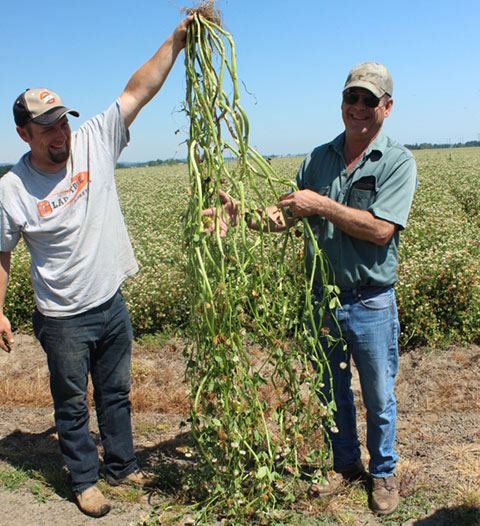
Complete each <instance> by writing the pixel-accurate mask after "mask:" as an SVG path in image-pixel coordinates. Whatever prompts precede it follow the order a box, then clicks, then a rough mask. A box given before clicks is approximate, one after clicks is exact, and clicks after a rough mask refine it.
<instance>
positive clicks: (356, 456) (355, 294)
mask: <svg viewBox="0 0 480 526" xmlns="http://www.w3.org/2000/svg"><path fill="white" fill-rule="evenodd" d="M340 302H341V304H342V307H337V308H335V309H333V310H332V311H331V314H332V315H333V316H334V317H335V318H336V320H337V322H338V325H339V326H340V329H341V334H342V337H343V339H344V340H345V342H346V344H347V351H346V353H345V351H344V349H343V346H342V345H340V344H337V345H334V346H331V347H328V344H327V343H326V340H325V339H324V338H320V344H321V345H322V348H323V349H324V350H325V352H326V354H327V356H328V360H329V364H330V367H331V370H332V377H333V392H334V397H335V403H336V407H337V410H336V414H335V423H336V427H337V428H338V433H332V432H331V431H329V437H330V439H331V441H332V448H333V456H334V465H335V468H343V467H346V466H349V465H352V464H355V463H356V462H357V461H358V460H360V442H359V440H358V436H357V425H356V411H355V405H354V402H353V393H352V389H351V379H352V373H351V368H350V358H351V357H352V358H353V360H354V362H355V365H356V367H357V370H358V374H359V378H360V384H361V389H362V396H363V402H364V405H365V407H366V410H367V449H368V452H369V454H370V462H369V471H370V473H371V475H372V476H374V477H387V476H390V475H393V473H394V471H395V464H396V462H397V460H398V455H397V453H396V452H395V450H394V448H393V447H394V441H395V426H396V400H395V396H394V394H393V384H394V381H395V376H396V374H397V370H398V345H397V338H398V332H399V322H398V314H397V307H396V303H395V293H394V290H393V287H392V286H389V287H360V288H358V289H352V290H349V291H345V292H342V293H341V294H340ZM316 322H317V323H318V313H317V320H316ZM323 326H324V327H328V329H330V333H329V334H330V335H332V336H338V328H337V325H336V324H335V322H334V320H333V319H332V317H331V316H329V315H327V316H325V319H324V320H323ZM342 362H345V363H346V364H347V367H346V368H345V369H342V368H341V367H340V364H341V363H342ZM323 384H325V386H326V387H325V388H324V391H323V395H324V396H326V397H327V400H329V399H330V398H331V394H330V392H329V391H328V386H329V378H327V377H325V379H324V380H323Z"/></svg>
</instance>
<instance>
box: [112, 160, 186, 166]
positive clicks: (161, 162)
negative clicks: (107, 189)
mask: <svg viewBox="0 0 480 526" xmlns="http://www.w3.org/2000/svg"><path fill="white" fill-rule="evenodd" d="M184 162H185V160H179V159H165V160H163V159H157V160H156V161H147V162H145V163H117V166H116V167H117V168H135V167H138V166H161V165H164V164H166V165H167V166H174V165H176V164H183V163H184Z"/></svg>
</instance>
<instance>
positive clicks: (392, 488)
mask: <svg viewBox="0 0 480 526" xmlns="http://www.w3.org/2000/svg"><path fill="white" fill-rule="evenodd" d="M371 500H372V510H373V511H374V512H375V513H378V515H390V513H393V512H394V511H395V510H396V509H397V506H398V490H397V485H396V483H395V475H391V476H390V477H372V497H371Z"/></svg>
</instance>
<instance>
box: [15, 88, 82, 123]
mask: <svg viewBox="0 0 480 526" xmlns="http://www.w3.org/2000/svg"><path fill="white" fill-rule="evenodd" d="M67 113H70V114H71V115H73V116H75V117H80V113H78V111H77V110H71V109H70V108H66V107H65V106H64V105H63V102H62V99H61V98H60V96H59V95H58V94H57V93H55V92H54V91H52V90H49V89H47V88H35V89H27V90H26V91H24V92H23V93H22V94H21V95H19V96H18V97H17V100H16V101H15V103H14V105H13V116H14V118H15V123H16V125H17V126H22V127H23V126H25V124H27V123H29V122H34V123H35V124H40V125H41V126H50V124H53V123H54V122H56V121H58V119H61V118H62V117H63V116H64V115H66V114H67Z"/></svg>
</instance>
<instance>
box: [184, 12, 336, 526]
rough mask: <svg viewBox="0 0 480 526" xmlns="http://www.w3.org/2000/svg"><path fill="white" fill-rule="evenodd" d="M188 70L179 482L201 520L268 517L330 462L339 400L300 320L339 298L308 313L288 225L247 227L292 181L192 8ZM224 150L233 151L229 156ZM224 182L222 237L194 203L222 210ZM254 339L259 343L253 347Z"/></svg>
mask: <svg viewBox="0 0 480 526" xmlns="http://www.w3.org/2000/svg"><path fill="white" fill-rule="evenodd" d="M186 69H187V108H186V111H187V114H188V115H189V117H190V136H189V139H188V141H187V144H188V151H189V158H188V165H189V175H190V188H191V191H190V194H189V195H190V199H189V206H188V210H187V216H186V221H185V239H186V249H187V250H186V253H187V258H188V259H187V267H186V275H187V278H188V284H189V286H188V289H189V291H190V297H191V325H190V327H191V332H190V335H191V339H192V341H193V344H192V346H191V349H189V350H188V351H187V352H186V355H187V377H188V379H189V380H190V393H191V404H190V421H191V432H192V436H193V439H194V444H193V446H194V451H195V453H196V455H197V462H196V463H195V469H194V470H192V476H191V478H190V480H189V493H190V494H191V495H192V497H193V498H194V499H195V500H196V501H200V502H201V506H202V510H201V514H200V517H199V520H198V522H197V524H200V523H202V522H201V521H202V520H206V519H207V518H208V515H209V514H210V513H211V512H212V511H213V510H215V511H219V510H221V511H222V512H223V513H225V514H226V515H227V516H228V517H233V518H235V524H242V523H243V522H245V520H246V519H247V518H251V517H257V518H258V517H259V516H262V517H264V518H265V519H269V518H272V517H273V516H274V515H275V514H276V513H277V512H278V510H281V509H283V508H284V507H285V506H286V505H287V506H289V505H290V504H291V503H292V502H293V501H295V500H296V494H295V493H296V491H297V486H298V479H299V478H300V477H304V478H313V477H315V476H318V477H324V476H325V474H326V471H327V470H328V469H331V467H332V460H331V458H330V448H329V444H328V439H326V436H327V435H326V433H325V429H326V428H327V427H331V428H333V427H334V425H335V423H334V421H333V411H334V408H335V407H334V403H333V402H332V401H331V399H332V398H333V397H332V396H330V397H329V399H326V398H325V399H320V397H321V396H322V395H320V396H319V391H320V390H319V383H320V382H321V381H324V382H325V384H327V388H328V386H329V385H330V383H329V381H328V380H326V379H323V380H322V376H323V375H322V373H323V372H324V371H325V378H328V373H329V365H328V360H327V358H326V356H325V354H324V352H323V351H322V349H321V348H320V349H319V348H318V347H319V346H318V345H317V344H318V337H319V335H320V334H321V327H320V326H317V325H315V328H314V330H313V331H312V333H314V334H313V335H312V334H311V333H310V331H309V329H308V324H309V323H311V322H312V321H313V319H314V317H315V315H316V314H318V319H319V320H322V318H323V312H325V310H326V305H327V302H329V301H330V302H331V303H334V302H335V301H337V302H338V299H337V298H336V297H335V296H333V297H330V294H327V295H325V297H324V298H323V300H322V301H319V302H318V305H317V306H316V311H315V313H314V312H313V308H312V302H311V299H310V296H311V288H312V284H311V280H310V279H309V278H308V277H307V276H306V274H305V271H304V267H303V257H301V250H298V249H299V246H298V241H297V238H296V237H295V236H294V235H293V234H292V232H291V231H290V232H282V233H278V234H277V235H276V236H275V235H271V233H270V232H269V231H268V228H269V227H268V226H265V227H264V228H261V229H260V232H258V233H252V232H251V231H249V229H248V227H247V221H246V219H245V217H246V216H247V217H248V218H250V217H255V218H256V219H258V215H259V214H261V213H262V211H264V210H265V208H266V207H267V206H268V205H269V204H271V200H274V202H277V201H278V200H279V196H280V195H281V194H284V193H286V192H288V190H289V188H290V187H291V186H292V184H294V177H293V175H294V174H292V176H290V177H281V176H279V174H278V173H277V172H276V171H275V169H274V168H273V166H272V164H270V163H269V162H268V161H267V160H266V159H265V158H263V157H262V156H261V155H260V154H259V153H258V152H257V151H255V150H254V149H253V148H252V147H251V145H250V144H249V124H248V119H247V116H246V114H245V112H244V111H243V109H242V107H241V106H240V103H239V89H238V83H237V75H236V68H235V51H234V44H233V39H232V37H231V35H229V34H228V33H227V32H226V31H225V30H223V29H222V28H221V27H220V26H219V25H217V24H215V23H213V22H211V21H210V19H209V20H207V19H206V18H204V17H203V16H201V15H196V16H195V18H194V20H193V22H192V24H191V25H190V27H189V31H188V38H187V46H186ZM225 155H229V156H233V157H235V158H236V159H237V160H236V161H232V162H227V161H226V160H225ZM220 189H222V190H224V191H227V192H228V193H229V195H231V196H232V198H233V199H234V200H235V202H236V203H239V209H240V211H241V212H240V213H238V214H237V216H238V217H236V219H235V222H236V223H238V224H237V227H236V228H232V229H230V231H229V232H228V234H227V235H226V236H225V237H224V238H222V237H221V232H220V226H219V224H218V222H217V224H216V228H215V213H213V212H212V213H213V216H214V217H208V218H204V217H202V214H201V212H202V210H203V209H206V208H210V207H211V208H212V210H215V209H216V214H221V213H222V205H221V204H220V202H219V191H220ZM244 212H245V213H244ZM281 217H282V216H281V215H280V218H281ZM206 219H209V221H208V222H206ZM204 222H206V226H211V227H212V230H213V231H212V233H211V234H206V233H205V226H204ZM262 224H263V223H262ZM304 228H305V229H306V231H307V232H308V235H309V238H310V244H311V246H312V250H314V253H315V254H316V260H315V265H316V267H317V269H318V275H319V276H320V279H321V278H323V284H324V288H325V289H326V290H329V292H330V293H332V292H333V287H330V288H328V287H329V285H328V265H326V264H325V261H324V256H323V253H322V251H321V250H320V249H319V247H318V246H317V244H316V241H315V239H313V235H312V233H311V230H310V227H309V224H308V222H305V225H304ZM300 237H302V234H301V233H300ZM299 252H300V256H299V255H298V254H299ZM327 337H328V336H327ZM330 338H331V339H332V340H333V338H332V337H330ZM254 346H258V347H261V348H263V349H265V350H266V352H265V353H263V355H262V357H261V356H260V353H259V352H258V350H257V351H255V349H253V347H254ZM258 347H257V349H258ZM252 350H253V351H254V352H252ZM312 363H313V364H314V365H313V366H312ZM317 373H319V374H317ZM266 391H268V393H267V392H266ZM307 465H308V466H309V470H308V472H306V470H305V469H304V467H305V466H307Z"/></svg>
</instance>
